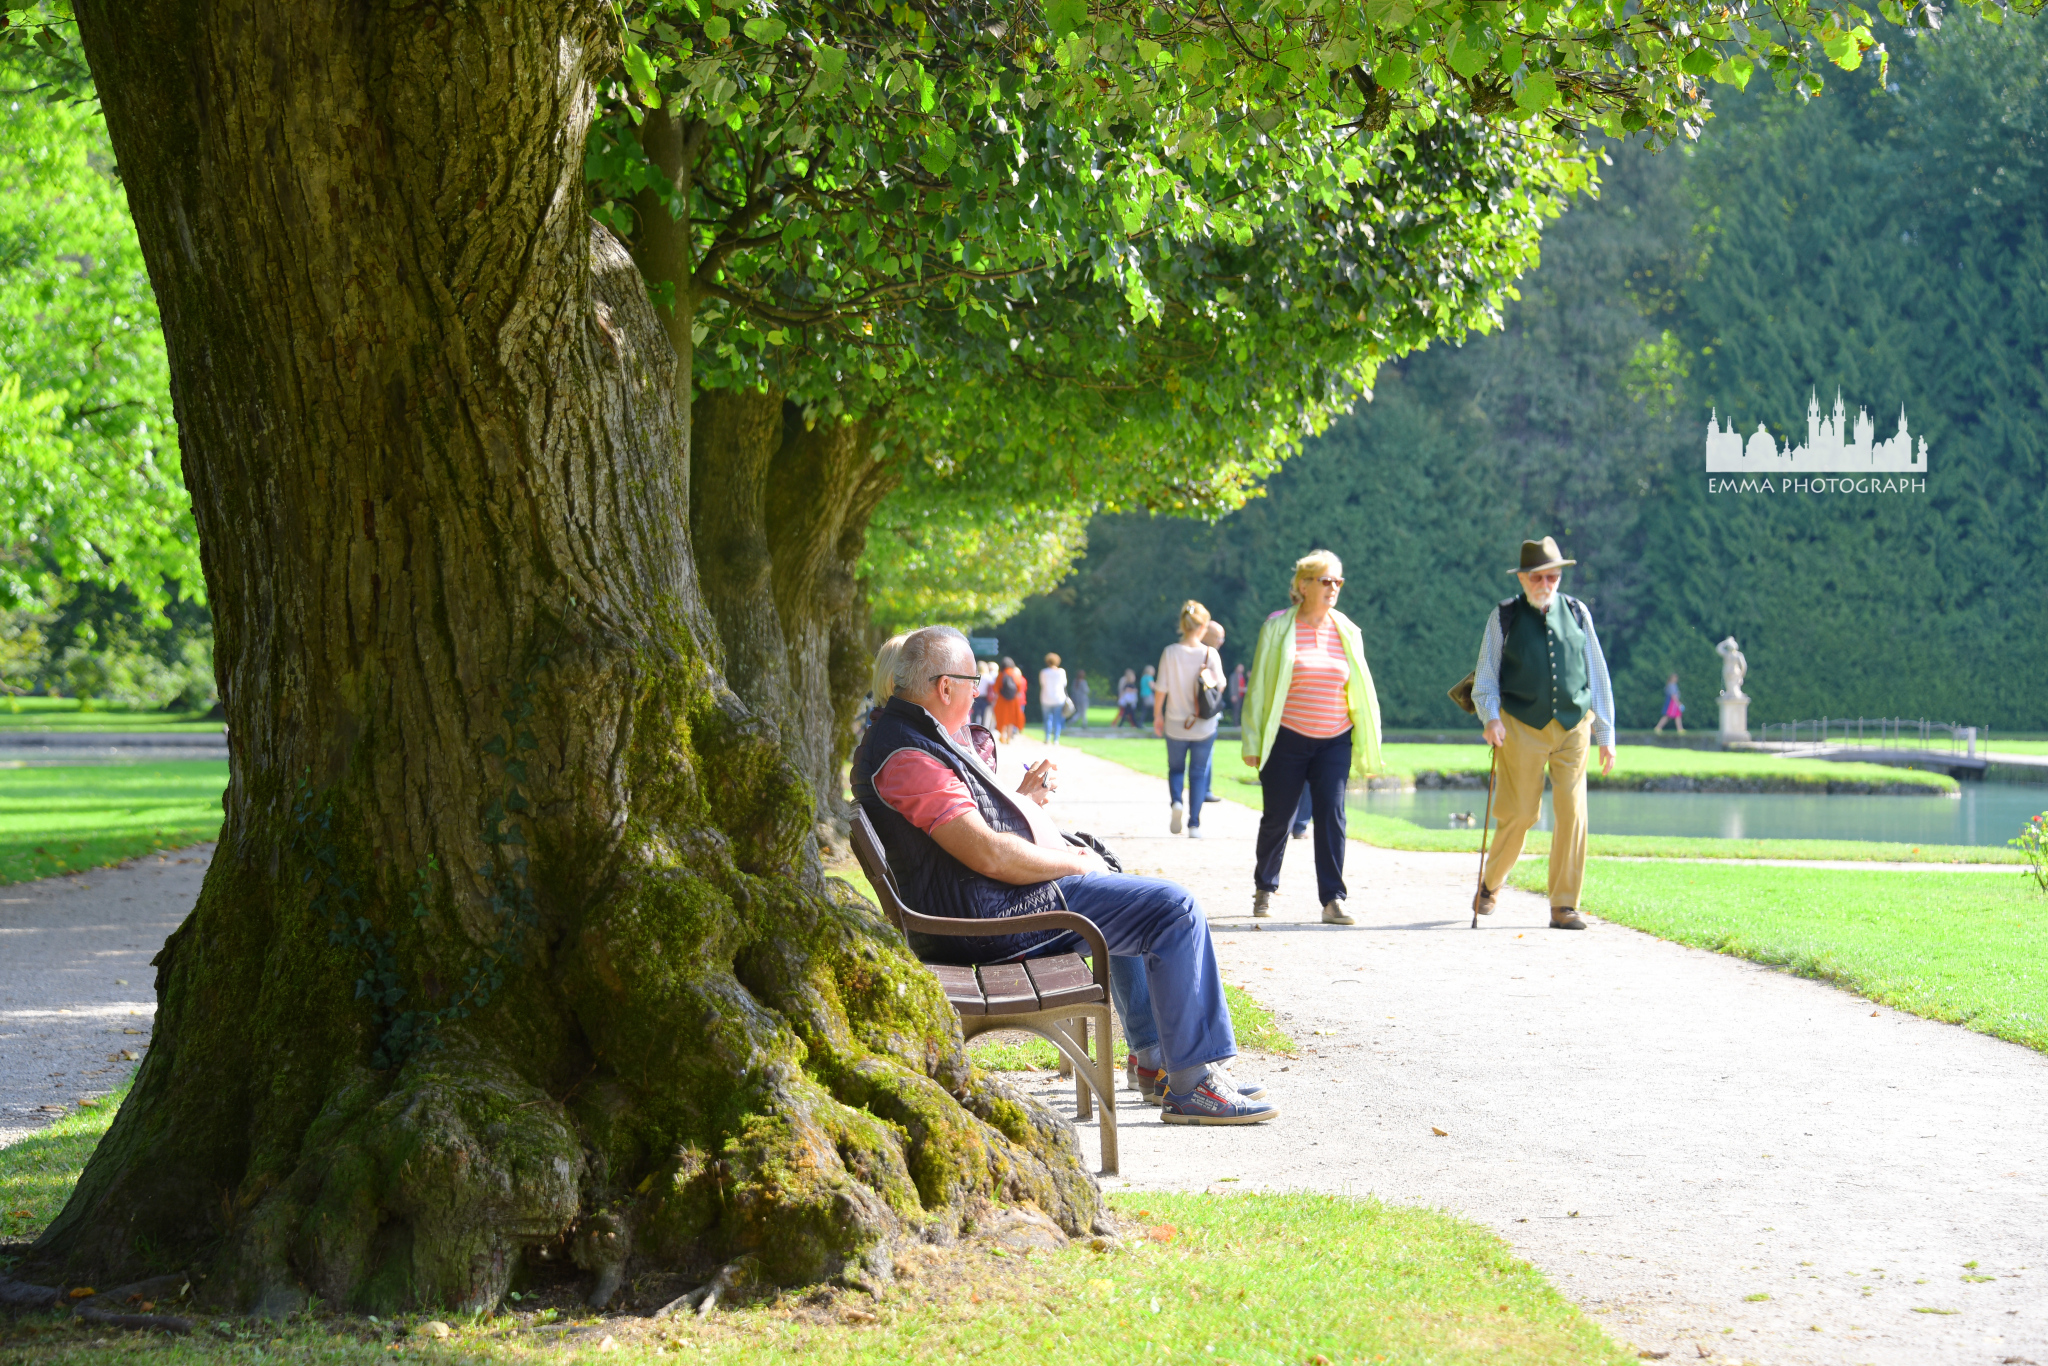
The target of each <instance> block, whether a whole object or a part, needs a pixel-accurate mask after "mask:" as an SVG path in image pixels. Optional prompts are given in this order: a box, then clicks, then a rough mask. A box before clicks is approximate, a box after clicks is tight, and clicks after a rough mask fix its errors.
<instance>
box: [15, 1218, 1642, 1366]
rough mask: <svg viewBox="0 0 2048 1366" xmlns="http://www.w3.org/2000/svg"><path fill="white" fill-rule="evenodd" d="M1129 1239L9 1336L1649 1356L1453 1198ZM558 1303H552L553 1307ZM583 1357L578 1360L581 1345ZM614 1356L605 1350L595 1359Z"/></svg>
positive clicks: (779, 1356)
mask: <svg viewBox="0 0 2048 1366" xmlns="http://www.w3.org/2000/svg"><path fill="white" fill-rule="evenodd" d="M1111 1207H1112V1209H1113V1210H1114V1211H1115V1213H1116V1216H1117V1218H1118V1220H1119V1223H1120V1224H1121V1226H1122V1229H1123V1238H1122V1240H1121V1243H1122V1245H1121V1247H1118V1248H1114V1249H1112V1250H1108V1251H1101V1252H1098V1251H1095V1250H1092V1249H1091V1248H1090V1247H1088V1246H1086V1245H1083V1244H1076V1245H1073V1246H1070V1247H1068V1248H1065V1249H1061V1250H1056V1251H1055V1250H1043V1251H1041V1250H1029V1251H1026V1250H1020V1249H1018V1248H1015V1247H1007V1248H1006V1247H1001V1246H996V1245H992V1244H991V1243H989V1242H986V1241H975V1242H970V1243H967V1244H963V1245H959V1246H956V1247H953V1248H928V1247H919V1248H907V1249H903V1250H901V1251H900V1252H899V1254H898V1256H897V1260H896V1278H895V1281H894V1283H893V1284H891V1285H889V1286H886V1287H883V1288H881V1290H880V1292H879V1294H869V1293H866V1292H861V1291H845V1290H834V1289H826V1288H811V1289H799V1290H791V1291H782V1292H777V1291H772V1290H770V1291H767V1292H765V1293H762V1294H761V1295H760V1296H759V1297H758V1298H756V1299H754V1300H752V1301H751V1302H746V1303H743V1304H742V1305H740V1306H739V1307H737V1308H734V1309H730V1310H725V1309H721V1310H720V1311H719V1312H717V1313H715V1314H713V1315H712V1316H710V1317H709V1318H706V1319H696V1318H691V1317H689V1316H684V1317H682V1318H680V1319H673V1320H666V1321H656V1320H652V1319H650V1318H648V1317H646V1312H647V1308H648V1307H649V1306H646V1305H640V1304H635V1305H633V1306H632V1312H628V1313H623V1314H618V1315H614V1316H611V1317H607V1318H600V1317H598V1316H595V1315H591V1314H589V1313H588V1312H587V1311H585V1310H582V1309H580V1308H577V1307H576V1304H575V1300H574V1298H573V1293H572V1292H573V1289H574V1287H572V1286H562V1287H557V1289H556V1292H555V1293H553V1294H544V1295H542V1296H539V1297H536V1298H530V1299H523V1300H522V1301H520V1302H519V1303H517V1304H515V1305H508V1306H507V1307H508V1309H510V1310H512V1311H513V1312H508V1313H499V1314H493V1315H479V1316H477V1317H476V1318H474V1319H465V1318H453V1317H448V1316H442V1318H443V1321H445V1322H447V1323H448V1324H449V1325H450V1326H451V1327H452V1329H453V1332H452V1334H451V1335H450V1336H449V1337H448V1338H447V1339H446V1340H437V1339H435V1338H433V1337H430V1336H428V1335H426V1334H425V1333H423V1332H416V1331H408V1330H409V1329H411V1328H412V1326H413V1325H414V1324H417V1323H418V1322H420V1321H422V1320H424V1319H426V1318H427V1317H428V1316H427V1315H424V1314H421V1315H413V1316H408V1317H407V1318H406V1319H404V1320H401V1321H399V1322H395V1323H394V1322H386V1323H372V1322H370V1321H368V1320H366V1319H364V1318H361V1317H355V1316H349V1317H339V1316H337V1317H328V1318H318V1319H312V1320H310V1321H307V1320H294V1321H292V1322H290V1323H288V1324H283V1325H276V1326H273V1325H269V1324H263V1323H257V1322H252V1321H247V1320H239V1319H235V1320H229V1319H222V1320H220V1321H219V1327H218V1329H216V1330H214V1331H213V1332H208V1331H205V1330H202V1332H201V1333H200V1334H198V1335H196V1336H194V1337H192V1338H186V1339H178V1340H173V1341H169V1342H144V1341H140V1340H134V1339H129V1340H105V1339H103V1340H101V1341H100V1342H98V1343H96V1342H95V1341H94V1340H93V1339H91V1338H89V1337H88V1336H87V1335H86V1334H84V1333H80V1332H79V1331H77V1330H76V1329H73V1328H69V1327H59V1326H57V1323H56V1321H54V1320H50V1319H44V1320H37V1321H25V1322H23V1323H20V1324H17V1325H16V1326H15V1327H14V1328H13V1329H12V1330H11V1331H7V1337H8V1338H9V1339H11V1341H9V1343H8V1348H9V1359H10V1360H11V1361H19V1362H30V1361H35V1362H44V1361H47V1362H53V1363H54V1362H64V1361H71V1360H79V1359H88V1358H90V1359H95V1360H97V1359H103V1358H104V1357H107V1356H116V1355H119V1356H127V1355H138V1356H146V1357H147V1358H148V1359H149V1360H150V1361H151V1362H153V1363H156V1362H160V1363H163V1366H185V1364H186V1363H196V1362H244V1361H247V1362H251V1363H254V1362H257V1361H278V1360H283V1361H302V1362H318V1363H334V1364H335V1366H354V1364H355V1363H362V1364H363V1366H368V1363H372V1362H378V1363H388V1362H394V1361H396V1362H431V1363H459V1362H478V1363H482V1362H500V1361H502V1362H524V1361H529V1360H535V1359H545V1360H557V1361H558V1360H563V1359H569V1360H604V1361H618V1362H642V1361H653V1360H656V1359H659V1360H663V1361H675V1360H678V1359H682V1360H697V1361H709V1362H719V1363H727V1362H731V1363H755V1362H759V1363H771V1362H772V1363H777V1364H778V1366H779V1364H780V1363H784V1362H788V1361H792V1360H801V1361H804V1362H806V1363H817V1364H818V1366H841V1364H842V1363H843V1364H844V1366H867V1363H877V1364H878V1366H879V1364H880V1363H896V1362H906V1361H907V1362H953V1361H978V1360H983V1359H987V1360H991V1361H1021V1362H1062V1361H1071V1362H1076V1363H1084V1364H1085V1366H1096V1364H1097V1363H1100V1364H1101V1366H1125V1364H1126V1363H1130V1362H1134V1361H1165V1360H1178V1359H1188V1360H1194V1361H1202V1362H1228V1363H1237V1364H1238V1366H1283V1364H1284V1366H1301V1363H1305V1362H1307V1363H1313V1362H1316V1361H1317V1360H1318V1359H1319V1358H1320V1359H1321V1360H1323V1361H1325V1362H1328V1363H1344V1364H1345V1366H1351V1364H1352V1363H1375V1364H1376V1363H1382V1362H1384V1363H1402V1364H1413V1366H1419V1364H1420V1363H1423V1362H1433V1363H1452V1364H1455V1363H1466V1362H1470V1363H1482V1362H1483V1363H1488V1364H1489V1366H1537V1364H1538V1363H1541V1364H1543V1366H1581V1364H1582V1363H1587V1364H1590V1366H1620V1363H1622V1362H1624V1361H1632V1360H1633V1359H1634V1358H1633V1356H1632V1355H1631V1354H1628V1353H1625V1352H1624V1351H1622V1350H1621V1349H1620V1348H1619V1347H1617V1346H1616V1344H1615V1343H1613V1342H1612V1341H1611V1340H1610V1339H1608V1338H1607V1337H1606V1336H1605V1335H1604V1334H1603V1333H1602V1332H1601V1331H1600V1329H1599V1328H1598V1327H1596V1326H1595V1325H1594V1324H1592V1323H1591V1322H1590V1321H1589V1320H1587V1319H1586V1318H1584V1317H1583V1316H1582V1315H1580V1313H1579V1312H1578V1310H1577V1309H1575V1308H1574V1307H1573V1306H1572V1305H1571V1304H1570V1303H1568V1302H1567V1301H1566V1300H1565V1299H1564V1297H1563V1296H1561V1295H1560V1294H1558V1293H1557V1291H1556V1290H1554V1289H1552V1288H1551V1287H1550V1286H1549V1285H1548V1284H1547V1283H1546V1282H1545V1281H1544V1280H1543V1278H1542V1277H1541V1276H1540V1275H1539V1274H1537V1272H1536V1271H1535V1270H1534V1269H1532V1268H1531V1267H1530V1266H1529V1265H1528V1264H1527V1263H1526V1262H1522V1261H1520V1260H1518V1259H1516V1257H1515V1256H1514V1255H1513V1253H1512V1251H1511V1250H1510V1249H1509V1248H1508V1246H1507V1245H1506V1243H1504V1242H1503V1241H1502V1240H1501V1239H1500V1238H1498V1237H1496V1236H1495V1235H1493V1234H1492V1233H1489V1232H1488V1231H1486V1230H1484V1229H1482V1228H1479V1227H1478V1226H1476V1225H1474V1224H1471V1223H1468V1222H1465V1221H1463V1220H1460V1219H1457V1218H1454V1217H1452V1216H1450V1215H1447V1214H1444V1213H1442V1212H1440V1211H1434V1210H1421V1209H1406V1208H1398V1207H1392V1206H1388V1205H1384V1204H1381V1203H1380V1202H1378V1201H1376V1200H1371V1199H1365V1200H1359V1199H1349V1198H1344V1197H1338V1196H1326V1195H1305V1194H1290V1195H1267V1194H1246V1195H1230V1196H1210V1195H1162V1194H1144V1195H1121V1196H1116V1197H1112V1199H1111ZM543 1305H545V1306H546V1307H542V1306H543ZM565 1353H566V1358H565ZM600 1353H602V1355H601V1356H600V1355H599V1354H600Z"/></svg>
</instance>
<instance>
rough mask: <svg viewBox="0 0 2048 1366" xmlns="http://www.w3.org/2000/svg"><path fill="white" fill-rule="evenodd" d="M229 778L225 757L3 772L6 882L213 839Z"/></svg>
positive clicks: (0, 804)
mask: <svg viewBox="0 0 2048 1366" xmlns="http://www.w3.org/2000/svg"><path fill="white" fill-rule="evenodd" d="M227 781H228V766H227V763H226V761H225V760H220V759H176V760H169V761H166V762H163V763H154V764H115V765H96V766H84V767H77V768H10V769H0V883H9V882H27V881H30V880H32V879H35V878H39V877H51V876H54V875H56V874H58V873H73V872H78V871H79V870H81V869H85V868H103V867H105V866H107V865H108V864H113V863H119V862H121V861H122V860H123V859H131V858H134V857H136V856H137V855H140V854H147V853H149V852H151V851H152V850H155V849H176V848H180V847H182V846H184V845H187V844H198V843H200V842H202V841H204V840H210V839H213V838H215V837H216V836H217V835H219V833H220V819H221V812H220V797H221V792H222V790H223V789H225V788H226V787H227Z"/></svg>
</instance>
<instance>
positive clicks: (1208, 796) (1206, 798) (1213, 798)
mask: <svg viewBox="0 0 2048 1366" xmlns="http://www.w3.org/2000/svg"><path fill="white" fill-rule="evenodd" d="M1222 800H1223V799H1222V798H1221V797H1219V796H1217V795H1216V794H1215V793H1213V792H1204V793H1203V794H1202V804H1203V805H1204V806H1207V805H1208V804H1209V803H1210V802H1220V801H1222Z"/></svg>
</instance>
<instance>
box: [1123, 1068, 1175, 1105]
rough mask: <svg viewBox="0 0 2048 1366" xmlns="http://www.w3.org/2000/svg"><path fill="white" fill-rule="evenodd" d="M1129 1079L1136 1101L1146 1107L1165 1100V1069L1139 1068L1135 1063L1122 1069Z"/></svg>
mask: <svg viewBox="0 0 2048 1366" xmlns="http://www.w3.org/2000/svg"><path fill="white" fill-rule="evenodd" d="M1124 1075H1125V1076H1126V1077H1128V1078H1129V1079H1130V1083H1131V1089H1132V1090H1133V1091H1136V1092H1137V1093H1138V1099H1139V1100H1142V1101H1144V1102H1145V1103H1146V1104H1147V1105H1157V1104H1159V1103H1160V1102H1161V1101H1163V1100H1165V1099H1166V1069H1165V1068H1163V1067H1162V1068H1158V1069H1156V1070H1155V1069H1154V1068H1150V1067H1140V1066H1138V1064H1136V1063H1132V1064H1130V1065H1129V1066H1128V1067H1126V1068H1125V1069H1124Z"/></svg>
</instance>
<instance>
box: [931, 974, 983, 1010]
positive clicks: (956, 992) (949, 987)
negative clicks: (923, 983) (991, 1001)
mask: <svg viewBox="0 0 2048 1366" xmlns="http://www.w3.org/2000/svg"><path fill="white" fill-rule="evenodd" d="M925 966H926V967H927V968H930V969H931V973H932V976H934V977H936V978H938V979H939V986H940V987H941V988H943V989H944V991H945V993H946V999H947V1000H948V1001H950V1002H951V1003H952V1005H953V1009H954V1011H955V1012H956V1013H958V1014H961V1015H986V1014H988V1004H987V1002H985V1001H984V1000H983V999H982V995H981V983H979V982H977V981H976V980H975V979H974V969H973V968H968V967H960V966H958V965H956V964H953V963H926V964H925Z"/></svg>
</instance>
